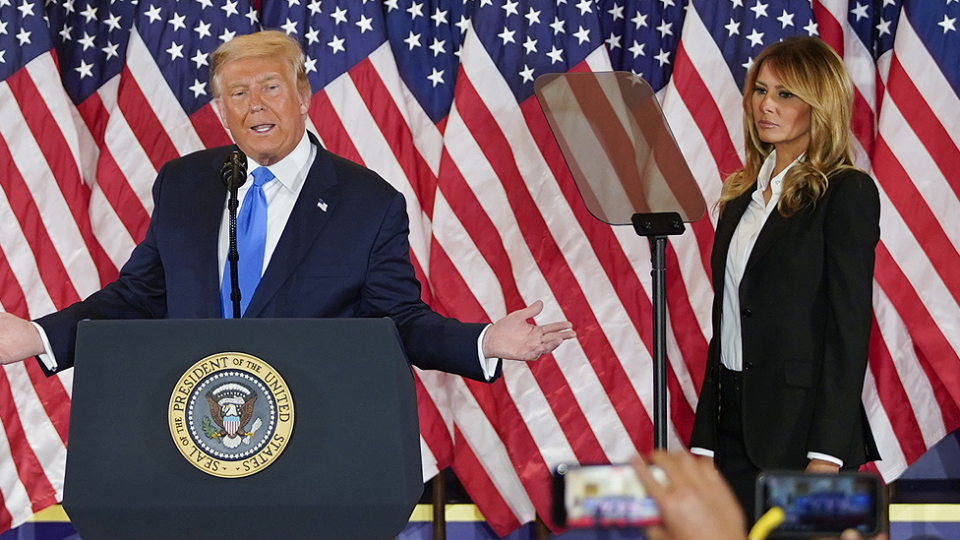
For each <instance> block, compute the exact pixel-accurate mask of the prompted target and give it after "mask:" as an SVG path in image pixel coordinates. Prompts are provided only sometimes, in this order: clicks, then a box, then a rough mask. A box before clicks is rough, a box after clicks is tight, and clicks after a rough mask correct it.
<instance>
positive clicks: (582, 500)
mask: <svg viewBox="0 0 960 540" xmlns="http://www.w3.org/2000/svg"><path fill="white" fill-rule="evenodd" d="M651 472H652V473H653V475H654V478H657V479H658V480H660V481H663V478H664V474H663V471H662V470H661V469H659V468H657V467H655V466H652V467H651ZM553 517H554V521H556V523H557V524H559V525H560V526H563V527H571V528H589V527H605V528H621V527H642V526H647V525H654V524H657V523H660V510H659V509H658V508H657V505H656V503H654V502H653V499H651V498H650V497H648V496H647V492H646V490H645V489H644V488H643V485H642V484H641V483H640V479H639V478H638V477H637V474H636V472H635V471H634V470H633V466H631V465H627V464H610V465H566V464H564V465H560V466H559V467H557V469H556V472H555V474H554V476H553Z"/></svg>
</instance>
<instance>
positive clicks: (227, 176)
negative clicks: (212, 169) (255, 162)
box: [220, 150, 247, 190]
mask: <svg viewBox="0 0 960 540" xmlns="http://www.w3.org/2000/svg"><path fill="white" fill-rule="evenodd" d="M220 180H222V181H223V184H224V185H225V186H227V189H230V190H236V189H238V188H240V186H242V185H243V184H245V183H246V181H247V156H245V155H244V154H243V152H241V151H239V150H234V151H233V152H230V155H228V156H227V160H226V161H224V162H223V167H221V168H220Z"/></svg>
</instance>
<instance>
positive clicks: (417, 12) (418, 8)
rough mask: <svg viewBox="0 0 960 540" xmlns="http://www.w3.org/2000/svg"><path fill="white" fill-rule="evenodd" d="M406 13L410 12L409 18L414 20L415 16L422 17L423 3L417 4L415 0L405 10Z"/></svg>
mask: <svg viewBox="0 0 960 540" xmlns="http://www.w3.org/2000/svg"><path fill="white" fill-rule="evenodd" d="M407 13H409V14H410V20H412V21H415V20H417V17H423V4H418V3H416V2H414V3H413V5H412V6H410V9H408V10H407Z"/></svg>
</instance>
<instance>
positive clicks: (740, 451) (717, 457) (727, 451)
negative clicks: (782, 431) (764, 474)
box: [714, 367, 760, 525]
mask: <svg viewBox="0 0 960 540" xmlns="http://www.w3.org/2000/svg"><path fill="white" fill-rule="evenodd" d="M742 389H743V374H742V373H741V372H739V371H731V370H729V369H727V368H725V367H721V368H720V422H719V424H718V430H717V447H716V450H715V451H714V463H715V464H716V466H717V469H718V470H719V471H720V473H721V474H723V477H724V478H725V479H726V480H727V483H729V484H730V487H731V488H733V493H734V494H735V495H736V496H737V500H739V501H740V505H741V506H742V507H743V511H744V513H745V514H746V515H747V523H748V524H751V525H752V524H753V522H754V521H756V519H757V517H758V516H756V515H755V513H756V489H757V488H756V483H757V475H758V474H759V473H760V469H758V468H757V466H756V465H754V464H753V462H752V461H750V456H748V455H747V449H746V446H745V445H744V443H743V421H742V420H743V415H742V410H741V405H742V403H741V396H742V394H743V392H742Z"/></svg>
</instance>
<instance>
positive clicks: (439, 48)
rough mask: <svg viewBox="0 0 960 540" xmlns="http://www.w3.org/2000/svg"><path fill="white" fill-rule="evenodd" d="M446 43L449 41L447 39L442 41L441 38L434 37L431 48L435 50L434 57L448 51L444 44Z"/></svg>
mask: <svg viewBox="0 0 960 540" xmlns="http://www.w3.org/2000/svg"><path fill="white" fill-rule="evenodd" d="M446 43H447V41H446V40H442V41H441V40H439V39H437V38H433V43H432V44H431V45H430V50H431V51H433V57H434V58H436V57H437V56H440V55H441V54H443V53H445V52H447V49H446V48H445V47H444V45H445V44H446Z"/></svg>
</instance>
